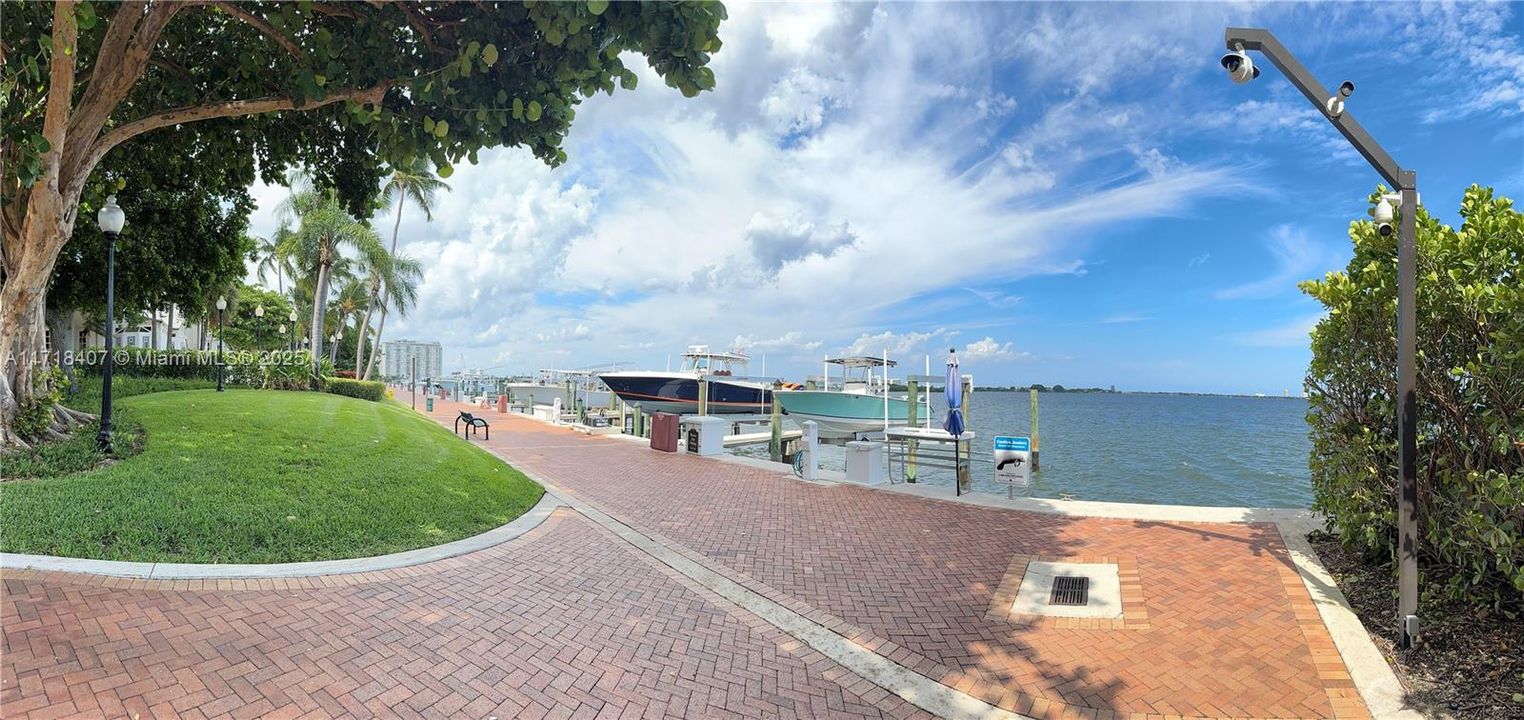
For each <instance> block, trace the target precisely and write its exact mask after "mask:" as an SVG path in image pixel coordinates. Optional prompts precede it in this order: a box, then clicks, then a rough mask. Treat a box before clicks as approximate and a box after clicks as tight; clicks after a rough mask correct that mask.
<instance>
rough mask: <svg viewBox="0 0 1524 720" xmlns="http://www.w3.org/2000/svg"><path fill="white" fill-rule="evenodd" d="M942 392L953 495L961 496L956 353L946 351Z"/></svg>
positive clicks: (959, 388) (959, 376) (959, 377)
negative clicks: (950, 438)
mask: <svg viewBox="0 0 1524 720" xmlns="http://www.w3.org/2000/svg"><path fill="white" fill-rule="evenodd" d="M943 385H944V387H943V388H942V392H943V394H944V395H946V397H947V419H946V420H943V421H942V429H943V430H946V431H947V432H948V434H949V435H952V436H953V494H955V495H962V494H963V477H962V475H963V474H962V472H961V471H962V468H963V455H962V452H963V443H962V442H961V441H960V440H959V438H961V437H962V436H963V375H962V374H960V373H959V372H958V352H957V350H956V349H954V348H948V349H947V379H946V382H945V383H943Z"/></svg>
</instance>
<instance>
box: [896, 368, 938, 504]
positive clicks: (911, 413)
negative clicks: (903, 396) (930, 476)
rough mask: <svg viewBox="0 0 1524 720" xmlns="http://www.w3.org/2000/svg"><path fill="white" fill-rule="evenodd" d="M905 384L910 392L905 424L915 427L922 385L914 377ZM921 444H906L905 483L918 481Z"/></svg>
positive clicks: (918, 419) (913, 442) (918, 414)
mask: <svg viewBox="0 0 1524 720" xmlns="http://www.w3.org/2000/svg"><path fill="white" fill-rule="evenodd" d="M905 384H906V386H907V388H906V389H907V390H909V391H910V397H909V400H910V403H909V407H908V408H906V410H905V424H906V425H908V426H910V427H915V426H916V423H917V422H919V421H920V413H921V383H920V381H918V380H916V379H915V377H914V376H911V377H909V378H907V379H906V381H905ZM927 392H930V390H929V389H928V391H927ZM919 444H920V443H918V442H916V441H915V440H911V441H909V442H907V443H905V482H907V483H913V482H915V479H916V470H915V451H916V447H917V446H918V445H919ZM886 455H887V454H886Z"/></svg>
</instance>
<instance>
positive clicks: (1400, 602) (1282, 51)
mask: <svg viewBox="0 0 1524 720" xmlns="http://www.w3.org/2000/svg"><path fill="white" fill-rule="evenodd" d="M1223 39H1224V41H1225V42H1226V44H1227V46H1228V49H1229V50H1237V51H1240V52H1244V51H1248V50H1258V51H1259V52H1260V53H1262V54H1264V56H1265V57H1267V58H1269V59H1270V62H1271V63H1273V64H1274V65H1275V67H1277V68H1279V69H1280V71H1281V73H1282V74H1283V75H1285V76H1286V79H1287V80H1290V81H1291V84H1292V85H1295V86H1296V89H1297V90H1300V91H1301V92H1302V95H1303V96H1305V97H1306V98H1307V99H1308V100H1309V101H1311V102H1312V104H1313V106H1314V107H1316V108H1318V110H1320V111H1321V112H1322V113H1323V116H1324V117H1326V118H1328V122H1330V123H1333V126H1334V128H1335V129H1336V130H1338V131H1339V134H1341V135H1343V136H1344V139H1345V140H1348V141H1349V143H1350V144H1351V145H1353V146H1354V147H1355V150H1357V151H1359V153H1360V154H1361V155H1362V156H1364V157H1365V160H1366V162H1369V163H1370V164H1371V167H1373V168H1375V169H1376V172H1377V173H1379V174H1380V175H1381V177H1382V178H1384V179H1385V180H1386V181H1387V182H1388V183H1390V184H1391V186H1392V187H1393V188H1395V189H1396V190H1397V191H1398V192H1399V193H1400V194H1401V196H1402V201H1401V207H1402V209H1403V210H1404V212H1403V213H1402V217H1401V219H1400V220H1399V221H1398V231H1397V477H1398V489H1397V625H1398V630H1397V637H1398V642H1397V646H1398V647H1400V648H1404V649H1405V648H1409V647H1412V646H1413V643H1414V642H1415V640H1416V638H1417V635H1418V401H1417V395H1416V394H1415V393H1414V389H1413V387H1414V380H1415V375H1416V371H1415V364H1416V358H1417V351H1416V341H1415V338H1416V335H1415V330H1416V327H1415V326H1414V325H1415V323H1416V322H1417V319H1416V312H1415V306H1416V305H1417V300H1416V296H1417V287H1418V284H1417V266H1418V221H1417V215H1418V176H1417V173H1415V172H1414V171H1412V170H1404V169H1403V168H1402V167H1401V166H1399V165H1398V164H1397V162H1396V161H1394V160H1392V156H1391V155H1388V154H1387V152H1386V150H1385V149H1383V148H1382V147H1381V145H1380V144H1378V143H1377V142H1376V141H1375V140H1374V139H1373V138H1371V136H1370V133H1367V132H1366V131H1365V128H1364V127H1361V125H1360V123H1358V122H1356V121H1355V119H1354V118H1353V117H1351V116H1350V115H1349V114H1348V113H1346V112H1344V107H1343V101H1342V99H1339V102H1338V103H1337V104H1336V103H1334V102H1331V100H1335V99H1337V98H1335V97H1334V96H1333V95H1332V94H1330V93H1329V92H1328V90H1327V89H1326V88H1324V87H1323V85H1322V84H1321V83H1319V82H1318V80H1317V78H1315V77H1313V76H1312V73H1310V72H1308V71H1307V68H1306V67H1304V66H1303V65H1302V63H1301V61H1299V60H1297V59H1296V56H1294V55H1292V54H1291V52H1290V51H1288V50H1287V49H1286V47H1285V46H1284V45H1281V42H1280V41H1279V40H1277V39H1276V38H1275V35H1273V34H1271V32H1270V31H1269V30H1264V29H1260V28H1228V29H1227V32H1226V33H1225V34H1224V38H1223ZM1353 91H1354V89H1353V86H1349V85H1346V86H1345V87H1343V88H1341V89H1340V98H1342V97H1347V96H1348V95H1349V94H1350V93H1352V92H1353Z"/></svg>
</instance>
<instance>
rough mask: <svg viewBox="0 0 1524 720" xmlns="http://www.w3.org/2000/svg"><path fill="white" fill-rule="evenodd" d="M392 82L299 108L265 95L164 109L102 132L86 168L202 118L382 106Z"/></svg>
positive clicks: (331, 95) (349, 90)
mask: <svg viewBox="0 0 1524 720" xmlns="http://www.w3.org/2000/svg"><path fill="white" fill-rule="evenodd" d="M391 85H392V81H390V80H386V81H383V82H380V83H377V84H375V85H372V86H370V87H365V88H347V89H344V90H337V91H334V92H331V93H329V94H328V95H327V96H325V97H323V98H322V99H317V100H308V101H307V102H306V103H305V104H303V105H302V106H301V107H297V104H296V101H295V100H293V99H292V98H288V97H265V98H255V99H252V100H229V101H227V102H221V103H213V104H211V105H188V106H185V107H179V108H173V109H170V110H165V111H164V112H160V113H155V114H153V115H147V116H144V117H141V118H138V119H137V120H133V121H132V122H129V123H125V124H123V125H119V126H117V127H115V128H113V129H112V130H111V131H109V132H107V133H106V134H104V135H102V136H101V138H100V140H99V141H97V142H96V143H95V146H94V147H93V148H91V151H90V154H89V156H88V158H87V161H86V164H85V167H95V165H96V163H99V162H100V160H101V158H103V157H105V156H106V153H108V152H110V151H111V149H112V148H114V147H116V146H117V145H120V144H122V143H123V142H125V141H126V140H128V139H130V138H133V137H136V136H138V135H142V134H143V133H146V132H149V131H150V130H157V129H159V128H161V127H167V126H170V125H180V124H184V123H190V122H196V121H199V120H213V119H216V118H225V117H240V116H243V115H261V114H264V113H269V112H280V111H282V110H313V109H316V108H320V107H324V106H326V105H332V104H334V103H339V102H345V101H350V100H352V101H354V102H362V103H368V104H372V105H379V104H381V99H382V98H383V97H385V96H386V91H387V90H388V89H389V88H391Z"/></svg>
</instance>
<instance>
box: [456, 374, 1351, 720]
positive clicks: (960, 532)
mask: <svg viewBox="0 0 1524 720" xmlns="http://www.w3.org/2000/svg"><path fill="white" fill-rule="evenodd" d="M457 407H459V406H456V405H454V404H452V403H437V404H436V411H435V413H434V415H435V417H436V419H438V420H439V421H441V422H446V421H448V419H449V418H451V417H453V416H454V415H455V410H456V408H457ZM489 418H490V419H492V420H493V422H494V430H495V432H494V433H493V436H492V440H491V441H490V442H487V443H485V444H486V445H487V446H489V447H490V448H492V449H493V450H494V451H496V452H498V453H499V454H500V455H502V456H504V457H506V458H509V459H511V460H512V461H513V462H514V463H516V464H518V465H520V466H521V467H524V468H526V469H528V470H530V471H532V472H535V473H537V474H539V475H541V476H543V477H544V478H545V479H546V480H548V481H549V482H552V483H555V484H556V485H557V486H559V487H561V488H562V489H564V490H566V491H568V492H571V493H573V494H575V495H576V496H577V497H578V498H580V499H582V500H584V501H586V502H588V503H590V504H592V505H594V506H596V507H598V508H599V509H601V510H603V511H604V512H607V513H609V514H610V515H612V516H614V517H617V518H619V519H620V520H622V521H624V522H626V523H628V524H630V525H631V526H632V527H635V528H637V529H639V530H640V531H642V532H644V533H647V534H649V535H652V536H655V537H659V538H662V539H664V540H666V541H667V542H668V543H670V544H673V545H676V546H679V547H681V548H686V549H688V550H690V551H692V555H693V557H695V558H696V559H701V560H704V561H707V562H708V564H710V565H711V566H712V567H716V568H721V569H723V571H724V572H725V573H726V574H727V575H729V576H731V577H733V578H735V579H738V580H741V579H744V580H745V581H746V582H745V583H744V584H747V585H748V586H749V587H751V588H752V589H754V590H757V591H758V592H761V593H762V594H764V595H767V596H769V597H772V598H774V599H778V600H780V601H782V600H790V599H791V600H794V601H797V602H800V603H803V604H804V605H805V606H807V607H808V608H809V609H811V610H813V611H814V612H813V614H812V617H814V618H816V619H817V620H820V621H821V622H822V623H825V624H829V623H831V622H836V623H845V624H846V625H847V626H848V627H850V628H851V629H852V630H854V631H856V632H857V633H858V634H859V638H860V639H861V640H862V641H864V642H868V643H874V642H877V643H880V644H882V645H886V646H887V648H888V649H887V651H886V650H883V649H881V650H880V652H883V653H884V654H885V655H888V656H890V657H891V658H893V659H896V660H899V661H901V662H902V664H907V665H911V666H913V667H915V666H917V665H919V667H918V669H921V670H922V671H923V672H924V673H925V674H927V675H930V676H932V677H939V676H940V677H941V678H942V680H943V682H944V683H946V684H949V685H953V686H955V687H957V688H958V689H960V690H966V691H969V692H971V694H974V695H975V696H978V697H981V698H983V699H985V700H987V701H989V702H992V703H995V704H998V705H1000V706H1002V707H1005V708H1007V709H1011V710H1015V711H1017V712H1022V713H1028V714H1037V715H1042V714H1047V713H1048V712H1049V711H1051V710H1056V711H1063V710H1092V711H1098V713H1102V714H1103V713H1107V712H1110V713H1115V714H1117V715H1122V716H1126V715H1133V714H1137V715H1146V714H1160V715H1186V716H1205V717H1364V716H1366V712H1365V709H1364V705H1363V703H1362V702H1361V700H1360V698H1359V693H1358V692H1357V691H1356V690H1355V688H1354V684H1353V682H1352V681H1351V680H1350V677H1349V674H1348V672H1347V671H1346V669H1345V667H1344V664H1343V661H1342V659H1341V658H1340V657H1339V654H1338V651H1337V649H1336V648H1335V647H1334V644H1333V641H1332V639H1331V637H1330V636H1329V634H1328V632H1327V630H1326V629H1325V628H1324V626H1323V624H1322V622H1321V620H1320V619H1319V616H1318V614H1317V611H1316V609H1315V607H1314V606H1313V604H1312V599H1311V597H1310V596H1309V595H1308V593H1307V591H1306V588H1305V587H1304V586H1303V585H1302V582H1301V580H1300V578H1299V577H1298V576H1297V574H1296V571H1295V569H1294V566H1293V565H1292V563H1291V561H1290V559H1289V557H1288V555H1287V552H1286V549H1285V546H1284V544H1283V543H1282V540H1281V537H1280V535H1279V533H1278V531H1277V529H1276V528H1275V526H1274V525H1273V524H1270V523H1243V524H1225V523H1165V522H1150V521H1131V520H1110V519H1098V518H1066V517H1059V516H1053V515H1046V514H1036V513H1025V512H1018V511H1011V510H1003V509H994V508H985V507H978V506H973V505H968V504H963V503H954V502H938V501H930V500H926V499H924V498H918V497H911V496H906V495H900V494H897V493H887V492H881V491H874V490H868V489H864V488H859V487H855V486H849V485H834V486H821V485H813V484H809V483H804V482H800V481H797V480H794V479H792V478H789V477H787V476H784V475H780V474H778V473H773V472H769V471H766V470H761V469H753V468H749V467H744V466H738V465H733V464H720V463H717V462H716V461H713V460H707V459H701V458H694V457H689V456H673V455H668V454H664V453H657V452H654V451H650V450H648V449H646V448H644V447H641V446H640V445H637V444H634V443H630V442H628V441H624V440H619V439H608V438H596V437H588V436H584V435H581V434H578V433H575V432H572V431H570V430H567V429H565V428H554V427H550V426H547V425H543V424H540V423H537V422H534V421H530V420H526V419H522V418H510V417H503V416H498V415H495V414H489ZM1023 556H1025V557H1030V558H1071V559H1076V560H1088V561H1100V560H1106V561H1113V562H1118V564H1119V565H1121V566H1122V569H1123V571H1124V575H1125V574H1126V572H1127V570H1128V569H1129V567H1131V568H1134V569H1135V572H1136V578H1137V586H1135V587H1133V588H1131V589H1130V590H1129V589H1128V588H1127V583H1126V582H1125V579H1124V592H1125V593H1127V594H1128V595H1131V599H1132V600H1133V603H1132V605H1133V606H1134V607H1136V606H1138V605H1141V606H1142V610H1143V612H1141V613H1138V614H1137V615H1135V614H1134V612H1132V611H1129V612H1128V613H1127V615H1128V618H1127V621H1126V623H1124V624H1123V626H1122V627H1119V628H1113V627H1112V625H1113V623H1112V622H1111V621H1106V622H1105V623H1104V625H1105V627H1101V625H1102V623H1098V622H1095V621H1089V622H1086V621H1058V620H1045V621H1039V622H1031V621H1030V619H1026V620H1023V619H1021V618H1010V617H998V616H999V615H1000V613H995V612H991V611H992V609H993V608H992V605H993V604H994V602H995V600H996V595H997V593H999V591H1000V588H1001V585H1002V581H1003V580H1004V579H1005V576H1006V573H1007V572H1008V571H1009V570H1010V569H1011V566H1012V564H1013V560H1017V559H1019V558H1021V557H1023ZM1128 599H1129V598H1128V597H1124V598H1123V600H1124V606H1126V605H1128V602H1127V601H1128ZM1142 616H1146V617H1143V619H1135V618H1136V617H1142ZM1087 625H1090V626H1093V627H1087ZM895 653H899V654H898V655H895Z"/></svg>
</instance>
